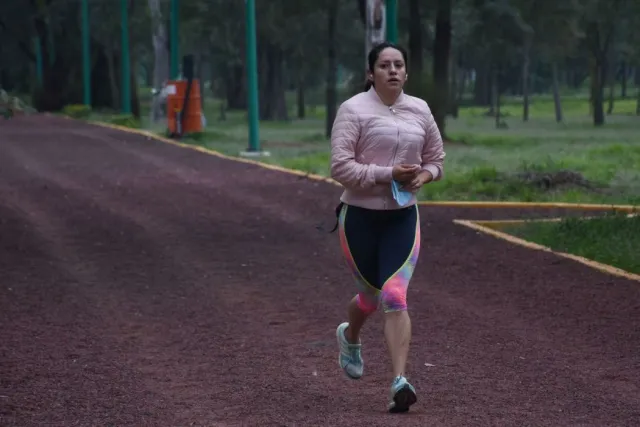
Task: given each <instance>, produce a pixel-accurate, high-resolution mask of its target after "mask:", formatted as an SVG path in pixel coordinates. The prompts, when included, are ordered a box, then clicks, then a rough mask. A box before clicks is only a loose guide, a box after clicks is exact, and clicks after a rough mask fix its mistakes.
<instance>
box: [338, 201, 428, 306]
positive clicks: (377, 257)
mask: <svg viewBox="0 0 640 427" xmlns="http://www.w3.org/2000/svg"><path fill="white" fill-rule="evenodd" d="M338 227H339V234H340V244H341V246H342V251H343V253H344V256H345V259H346V261H347V265H348V266H349V268H350V269H351V271H352V273H353V275H354V277H355V280H356V286H357V287H358V294H357V300H358V306H359V307H360V309H361V310H363V311H364V312H367V313H371V312H373V311H376V310H377V309H378V307H379V306H380V305H382V308H383V310H384V312H386V313H388V312H391V311H398V310H406V309H407V288H408V286H409V282H410V280H411V277H412V276H413V272H414V269H415V266H416V263H417V261H418V255H419V253H420V218H419V213H418V208H417V206H411V207H408V208H404V209H399V210H390V211H378V210H370V209H364V208H360V207H356V206H348V205H346V204H345V205H344V206H343V207H342V210H341V211H340V215H339V218H338Z"/></svg>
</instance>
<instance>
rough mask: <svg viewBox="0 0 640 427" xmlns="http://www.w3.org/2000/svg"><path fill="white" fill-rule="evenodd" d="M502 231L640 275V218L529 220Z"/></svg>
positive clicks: (505, 227) (504, 227)
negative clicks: (639, 255)
mask: <svg viewBox="0 0 640 427" xmlns="http://www.w3.org/2000/svg"><path fill="white" fill-rule="evenodd" d="M500 230H501V231H503V232H506V233H509V234H512V235H514V236H517V237H520V238H522V239H525V240H529V241H532V242H535V243H538V244H540V245H544V246H547V247H550V248H551V249H553V250H555V251H559V252H565V253H571V254H574V255H578V256H582V257H584V258H588V259H591V260H594V261H598V262H601V263H603V264H608V265H612V266H614V267H618V268H620V269H622V270H626V271H628V272H630V273H634V274H640V257H638V254H640V216H635V217H631V218H628V217H626V215H621V214H617V215H614V214H612V215H606V216H604V217H602V218H592V219H586V218H566V219H563V220H562V221H560V222H535V221H530V222H526V223H524V224H522V225H509V226H502V227H500Z"/></svg>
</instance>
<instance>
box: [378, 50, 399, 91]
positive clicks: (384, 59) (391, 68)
mask: <svg viewBox="0 0 640 427" xmlns="http://www.w3.org/2000/svg"><path fill="white" fill-rule="evenodd" d="M369 78H370V79H372V80H373V83H374V85H375V87H376V89H377V90H380V89H383V90H389V91H393V90H400V89H402V87H403V86H404V83H405V81H406V80H407V69H406V68H405V63H404V58H403V57H402V53H401V52H400V51H399V50H397V49H394V48H392V47H388V48H385V49H383V50H382V51H381V52H380V55H378V60H377V61H376V63H375V65H374V67H373V73H371V72H369Z"/></svg>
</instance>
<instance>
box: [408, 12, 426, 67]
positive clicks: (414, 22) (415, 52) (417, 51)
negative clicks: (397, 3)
mask: <svg viewBox="0 0 640 427" xmlns="http://www.w3.org/2000/svg"><path fill="white" fill-rule="evenodd" d="M422 33H423V30H422V20H421V19H420V0H409V64H410V67H411V74H415V75H416V76H422V71H423V69H424V57H423V50H424V48H423V45H422V42H423V37H422Z"/></svg>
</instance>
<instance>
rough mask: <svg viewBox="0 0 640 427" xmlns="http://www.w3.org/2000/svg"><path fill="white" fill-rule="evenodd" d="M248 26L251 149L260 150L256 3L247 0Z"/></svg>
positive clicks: (252, 0)
mask: <svg viewBox="0 0 640 427" xmlns="http://www.w3.org/2000/svg"><path fill="white" fill-rule="evenodd" d="M245 5H246V11H245V14H246V21H247V22H246V26H247V29H246V30H247V35H246V38H247V41H246V45H247V87H248V108H249V151H250V152H257V151H260V135H259V122H258V105H259V104H258V53H257V47H256V4H255V0H245Z"/></svg>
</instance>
